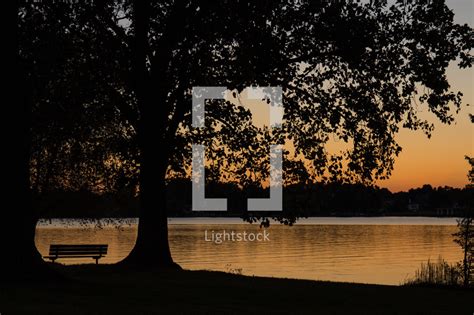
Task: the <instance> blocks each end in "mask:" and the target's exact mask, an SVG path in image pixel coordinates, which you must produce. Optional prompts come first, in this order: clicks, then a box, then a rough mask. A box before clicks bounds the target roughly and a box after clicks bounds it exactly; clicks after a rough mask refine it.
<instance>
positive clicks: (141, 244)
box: [122, 0, 179, 269]
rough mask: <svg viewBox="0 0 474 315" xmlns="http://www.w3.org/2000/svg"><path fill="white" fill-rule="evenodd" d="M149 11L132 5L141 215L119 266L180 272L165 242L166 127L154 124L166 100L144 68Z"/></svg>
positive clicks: (141, 2) (143, 4)
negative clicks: (133, 239) (130, 246)
mask: <svg viewBox="0 0 474 315" xmlns="http://www.w3.org/2000/svg"><path fill="white" fill-rule="evenodd" d="M148 12H149V2H148V1H144V0H137V1H135V2H134V25H135V41H134V50H135V51H134V54H133V68H134V70H133V75H134V78H135V80H134V81H135V83H134V84H135V92H136V96H137V102H138V108H139V109H140V120H139V123H138V128H137V131H138V141H139V147H140V192H139V194H140V213H139V223H138V236H137V242H136V244H135V247H134V248H133V250H132V252H131V253H130V255H129V256H128V257H127V258H126V259H125V260H124V261H123V262H122V264H126V265H134V266H137V267H141V268H143V267H145V268H173V269H179V266H178V265H177V264H175V263H174V262H173V259H172V257H171V252H170V248H169V243H168V216H167V212H166V193H165V189H166V182H165V178H166V170H167V168H168V161H169V151H168V148H167V144H166V143H165V142H164V139H165V137H164V131H165V130H166V126H163V125H160V124H159V123H157V122H163V121H166V119H163V117H164V116H163V115H166V112H164V111H163V108H164V107H165V105H166V98H164V97H160V95H166V93H153V91H154V89H153V88H152V86H151V85H152V83H151V81H152V80H151V77H150V74H149V72H148V69H147V66H146V61H147V47H148V39H147V34H148V20H149V16H148ZM161 92H163V91H161ZM160 106H161V108H160ZM166 117H167V116H166Z"/></svg>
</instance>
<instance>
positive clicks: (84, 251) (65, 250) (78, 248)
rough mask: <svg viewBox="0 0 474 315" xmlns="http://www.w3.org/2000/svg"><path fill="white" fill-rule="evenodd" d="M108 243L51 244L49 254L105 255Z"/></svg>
mask: <svg viewBox="0 0 474 315" xmlns="http://www.w3.org/2000/svg"><path fill="white" fill-rule="evenodd" d="M108 247H109V245H103V244H87V245H51V246H50V248H49V255H50V256H63V257H64V256H86V257H90V256H105V255H107V250H108Z"/></svg>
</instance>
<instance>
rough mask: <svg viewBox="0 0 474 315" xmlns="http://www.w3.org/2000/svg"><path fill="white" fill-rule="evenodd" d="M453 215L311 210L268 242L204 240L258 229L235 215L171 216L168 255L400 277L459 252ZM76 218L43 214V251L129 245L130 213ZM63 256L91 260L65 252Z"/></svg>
mask: <svg viewBox="0 0 474 315" xmlns="http://www.w3.org/2000/svg"><path fill="white" fill-rule="evenodd" d="M455 224H456V221H455V219H439V218H309V219H305V220H301V221H300V222H299V223H297V224H296V225H295V226H293V227H287V226H281V225H278V224H276V223H275V224H274V225H272V226H271V227H270V228H269V229H267V232H268V233H269V238H270V241H267V242H256V241H255V242H231V241H227V242H223V243H222V244H216V243H214V242H209V241H206V239H205V232H206V230H207V233H208V234H207V235H208V239H210V236H211V234H212V231H214V233H217V232H222V231H223V230H226V231H227V232H231V231H234V232H236V233H239V232H241V233H242V232H244V231H245V232H247V233H258V232H263V229H260V228H259V226H258V225H251V224H248V223H243V222H242V221H241V220H240V219H233V218H227V219H217V218H189V219H188V218H179V219H170V246H171V251H172V253H173V257H174V259H175V261H176V262H178V263H179V264H180V265H181V266H182V267H184V268H186V269H207V270H220V271H230V272H241V273H242V274H245V275H258V276H272V277H286V278H300V279H315V280H332V281H349V282H365V283H380V284H399V283H400V282H402V281H403V280H404V279H405V278H406V277H407V276H409V275H411V274H412V273H413V272H414V271H415V269H417V268H418V267H419V265H420V263H421V262H423V261H426V260H427V259H429V258H430V259H437V258H438V256H439V255H441V256H442V257H443V258H445V259H446V260H448V261H450V262H454V261H458V260H460V259H461V256H462V254H461V250H460V249H459V248H458V246H457V245H456V244H455V243H454V242H453V241H452V237H451V234H452V233H453V232H455V231H456V226H455ZM93 225H94V224H92V225H91V224H87V223H85V224H84V222H81V221H76V220H52V221H46V222H45V221H42V222H40V223H39V224H38V227H37V233H36V245H37V247H38V249H39V251H40V252H41V254H43V255H46V254H47V252H48V249H49V245H50V244H68V243H69V244H81V243H85V244H86V243H89V244H91V243H104V244H109V254H108V256H107V257H105V258H103V259H101V261H100V262H101V263H114V262H117V261H120V260H121V259H123V258H124V257H126V256H127V254H128V253H129V252H130V250H131V249H132V247H133V245H134V243H135V239H136V234H137V229H136V221H135V220H127V221H125V222H122V223H121V224H120V225H119V226H117V225H116V224H114V225H107V224H105V225H103V226H101V227H97V226H93ZM59 262H61V263H66V264H74V263H93V260H92V259H83V260H81V259H65V260H64V259H63V260H59Z"/></svg>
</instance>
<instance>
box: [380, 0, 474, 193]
mask: <svg viewBox="0 0 474 315" xmlns="http://www.w3.org/2000/svg"><path fill="white" fill-rule="evenodd" d="M447 4H448V6H449V7H451V8H452V9H453V10H454V14H455V16H454V18H455V21H456V22H457V23H461V24H464V23H468V24H469V25H470V26H471V27H472V26H473V25H474V21H473V19H474V18H473V16H474V12H473V10H474V8H473V1H472V0H447ZM448 78H449V81H450V83H451V86H452V89H453V90H455V91H461V92H462V93H463V94H464V98H463V107H462V109H461V111H460V112H459V114H458V115H457V116H456V122H455V123H454V124H453V125H450V126H449V125H443V124H440V123H439V122H438V121H437V120H436V119H435V117H433V114H431V113H429V112H427V111H426V109H424V110H422V113H421V115H422V117H427V118H428V119H429V120H430V121H433V122H434V123H435V126H436V129H435V131H434V132H433V134H432V137H431V139H427V137H426V136H425V135H423V133H421V132H416V131H409V130H402V131H401V132H400V134H399V136H398V141H399V144H400V145H401V146H402V147H403V151H402V153H401V154H400V156H399V157H398V159H397V162H396V164H395V170H394V172H393V175H392V177H391V178H390V179H388V180H386V181H381V182H379V183H378V184H379V185H380V186H382V187H387V188H389V189H390V190H391V191H400V190H407V189H410V188H413V187H419V186H421V185H423V184H431V185H433V186H441V185H442V186H444V185H447V186H453V187H463V186H464V185H465V184H467V182H468V181H467V171H468V169H469V166H468V163H467V161H466V160H464V156H465V155H470V156H473V155H474V136H473V132H474V127H473V124H472V123H470V121H469V113H471V114H474V109H473V106H474V93H473V89H474V70H473V69H472V68H470V69H464V70H459V69H457V67H456V63H452V64H451V65H450V67H449V69H448ZM467 104H470V105H471V106H469V107H468V106H466V105H467Z"/></svg>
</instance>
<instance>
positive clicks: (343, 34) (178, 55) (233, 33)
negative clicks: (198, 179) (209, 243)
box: [32, 0, 473, 266]
mask: <svg viewBox="0 0 474 315" xmlns="http://www.w3.org/2000/svg"><path fill="white" fill-rule="evenodd" d="M87 6H88V8H90V10H87V9H84V8H87ZM32 7H33V8H36V7H39V8H44V7H45V6H44V5H43V6H42V5H40V4H34V5H32ZM72 8H75V9H74V10H73V9H71V10H72V11H74V12H76V10H80V8H82V9H84V10H85V11H86V12H87V14H85V15H76V19H72V20H71V24H72V25H75V26H76V27H77V31H78V34H79V35H81V34H83V33H84V34H90V35H91V36H89V35H88V36H86V38H89V39H87V40H86V42H89V40H91V38H92V39H93V38H103V39H104V41H103V42H101V44H102V46H103V48H104V50H105V51H110V50H113V49H114V50H115V51H116V52H117V56H115V55H113V54H112V55H111V54H109V55H102V54H100V53H97V52H96V53H93V54H92V56H94V55H95V54H97V60H100V61H101V62H104V64H105V65H107V64H108V63H113V62H114V61H117V62H118V63H120V60H122V59H120V58H118V56H120V57H122V56H125V58H124V60H125V62H124V65H125V71H124V73H123V76H124V77H121V76H120V75H118V76H117V77H112V78H111V80H112V81H113V82H114V89H113V90H115V91H117V90H119V91H120V93H119V96H118V99H120V100H123V101H122V102H117V105H116V109H117V110H118V111H119V112H120V113H129V112H131V113H132V116H135V119H131V118H126V121H127V123H128V125H131V126H133V130H134V131H136V138H135V140H136V143H137V147H138V152H139V153H138V163H137V164H139V165H140V175H139V176H140V177H139V185H140V223H139V228H138V239H137V243H136V246H135V248H134V249H133V251H132V253H131V254H130V256H129V257H128V258H127V259H126V263H130V264H139V265H141V266H143V265H146V264H148V265H151V266H157V265H162V266H173V261H172V258H171V253H170V250H169V246H168V232H167V214H166V206H165V198H164V196H165V188H166V185H165V179H166V177H167V176H168V174H169V173H170V172H171V171H179V172H185V171H186V168H185V166H186V165H189V160H190V155H189V148H190V144H191V143H193V142H194V143H199V142H202V141H204V142H205V143H206V145H207V147H208V148H210V149H209V150H208V152H207V155H208V157H211V158H213V159H215V160H218V161H220V162H219V163H220V164H219V163H216V164H215V165H217V166H218V167H215V168H214V169H215V170H220V171H224V169H225V168H226V167H227V168H229V169H230V171H229V172H232V170H231V169H232V167H233V166H232V165H233V164H232V163H228V164H223V163H224V162H222V161H223V160H225V158H226V157H227V156H228V155H232V154H231V153H229V152H230V151H233V152H238V153H240V154H235V155H233V156H231V161H234V160H235V161H236V162H238V163H239V165H242V166H245V167H251V168H253V169H255V172H256V173H258V174H266V173H268V172H267V171H268V161H267V162H265V156H267V155H266V150H267V149H266V148H267V147H268V144H269V143H278V142H283V141H285V140H291V141H292V143H293V144H294V147H295V157H296V158H294V164H293V166H295V165H298V160H299V161H303V160H306V161H311V162H312V163H311V164H312V165H311V167H310V169H309V170H308V172H307V173H308V174H310V176H311V178H313V179H314V178H320V179H327V180H338V181H342V182H360V183H366V184H367V183H371V182H373V181H374V180H376V179H380V178H386V177H388V176H389V175H390V173H391V170H392V168H393V163H394V158H395V156H396V155H397V154H398V153H399V152H400V150H401V148H400V146H399V145H398V144H397V143H396V141H395V139H394V137H395V134H396V133H397V132H398V130H399V127H400V125H403V127H406V128H411V129H422V130H423V131H424V132H426V133H427V134H428V135H429V134H430V133H431V131H432V130H433V126H432V125H431V124H430V123H429V122H428V121H424V120H421V119H419V117H417V114H416V112H417V108H418V106H426V107H427V108H428V109H429V110H430V111H431V112H433V113H434V114H435V116H436V117H438V118H439V119H440V120H441V121H442V122H444V123H450V122H452V120H453V117H452V113H451V110H452V109H453V108H454V110H457V109H459V107H460V105H461V94H460V93H454V92H452V91H450V86H449V83H448V81H447V78H446V68H447V66H448V64H449V62H450V61H454V60H456V59H459V60H460V63H459V66H460V67H461V68H465V67H469V66H471V64H472V56H470V55H469V51H470V49H471V48H472V47H473V41H472V29H471V28H469V27H468V26H467V25H464V26H461V25H456V24H455V23H454V22H453V13H452V12H451V11H450V10H449V9H448V8H447V6H446V5H445V3H444V1H427V2H425V1H401V0H400V1H396V2H395V4H393V5H387V1H371V2H369V3H352V2H343V1H300V2H294V3H288V2H286V1H255V2H246V1H220V2H218V3H212V4H211V3H208V2H206V1H191V0H189V1H184V0H183V1H178V0H177V1H171V0H170V1H162V2H159V3H155V2H153V3H152V2H151V1H145V0H140V1H139V0H136V1H132V2H130V1H117V2H107V3H104V2H101V3H98V2H94V3H93V4H90V3H87V4H83V5H78V4H74V5H72ZM53 9H54V8H53ZM59 21H63V20H62V19H59ZM38 23H51V21H49V22H48V21H47V22H44V19H43V21H41V20H39V21H38ZM32 31H33V33H34V30H32ZM65 31H66V32H65V34H70V31H69V30H68V29H66V30H65ZM89 32H92V33H89ZM80 38H82V37H80ZM46 41H47V39H46ZM94 60H95V59H94ZM126 60H128V62H127V61H126ZM89 62H92V61H87V62H86V64H89ZM98 67H99V69H100V68H101V67H100V64H99V65H98ZM66 69H67V68H66ZM68 80H74V78H70V79H68ZM252 85H253V86H255V85H259V86H281V87H282V90H283V94H284V95H283V97H284V106H285V114H284V119H285V122H284V123H283V126H282V128H281V129H280V130H279V131H276V132H275V131H271V130H269V129H268V128H255V127H251V123H250V119H249V117H250V115H249V112H248V111H246V110H243V109H242V108H241V107H240V106H237V105H235V104H231V103H229V102H225V103H224V102H211V103H210V104H209V106H208V108H207V109H208V112H206V127H208V128H206V130H205V131H199V132H198V131H194V130H192V128H190V125H191V124H190V104H191V101H190V99H191V97H190V95H191V93H190V92H191V88H192V87H193V86H227V87H228V88H229V90H233V91H235V92H241V91H242V90H243V89H244V88H245V87H247V86H252ZM106 94H108V93H106ZM120 96H123V97H120ZM130 96H132V97H130ZM106 112H108V111H106ZM108 113H110V112H108ZM331 135H332V136H334V137H336V138H338V139H340V140H342V141H344V142H346V143H348V144H349V147H350V148H349V149H347V150H345V151H342V152H339V153H329V152H327V150H326V144H327V142H328V141H329V139H330V136H331ZM258 141H261V142H260V143H261V145H256V143H258ZM221 144H225V146H226V147H227V148H230V149H232V150H227V149H224V146H221ZM252 151H253V152H252ZM285 157H288V158H289V155H288V153H287V154H286V155H285ZM344 161H347V165H345V163H343V162H344ZM287 165H289V166H292V165H290V164H287ZM300 165H304V163H300ZM290 168H294V167H290ZM215 173H216V172H215ZM234 173H235V174H234V175H235V178H236V179H237V180H239V181H243V182H247V183H248V184H249V185H252V184H255V182H258V179H252V178H251V177H249V176H248V175H247V174H245V168H244V170H243V171H242V170H241V171H240V172H234ZM216 174H217V173H216ZM295 174H298V172H296V173H295ZM298 176H300V177H301V176H302V177H303V178H306V177H307V174H303V173H300V174H299V175H298ZM260 177H261V176H260ZM281 219H282V220H283V219H284V218H281ZM265 222H266V221H265Z"/></svg>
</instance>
